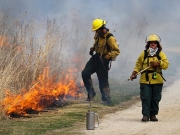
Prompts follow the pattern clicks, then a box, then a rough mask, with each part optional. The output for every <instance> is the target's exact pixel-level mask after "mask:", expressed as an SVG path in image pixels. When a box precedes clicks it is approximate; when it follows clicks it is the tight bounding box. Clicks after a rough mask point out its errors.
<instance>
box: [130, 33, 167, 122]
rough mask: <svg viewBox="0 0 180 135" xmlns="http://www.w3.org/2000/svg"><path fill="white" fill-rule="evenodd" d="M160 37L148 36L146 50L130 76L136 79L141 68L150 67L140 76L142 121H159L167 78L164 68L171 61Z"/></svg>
mask: <svg viewBox="0 0 180 135" xmlns="http://www.w3.org/2000/svg"><path fill="white" fill-rule="evenodd" d="M160 41H161V39H160V37H159V36H158V35H155V34H150V35H149V36H147V38H146V43H147V44H146V46H145V50H144V51H143V52H142V53H141V54H140V56H139V58H138V59H137V61H136V65H135V68H134V70H133V72H132V75H131V77H130V79H131V80H133V79H136V77H137V76H136V74H137V73H138V72H140V71H141V70H143V69H145V68H147V67H149V66H150V68H148V70H145V71H144V72H142V73H141V76H140V98H141V102H142V114H143V118H142V119H141V120H142V121H144V122H146V121H149V120H150V121H158V119H157V118H156V115H157V114H158V111H159V102H160V100H161V92H162V87H163V82H164V81H165V78H164V77H163V74H162V69H163V70H166V69H167V68H168V65H169V62H168V59H167V57H166V55H165V53H164V52H163V51H162V46H161V45H160Z"/></svg>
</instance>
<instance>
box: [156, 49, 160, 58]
mask: <svg viewBox="0 0 180 135" xmlns="http://www.w3.org/2000/svg"><path fill="white" fill-rule="evenodd" d="M159 53H160V50H158V51H157V52H156V57H157V58H158V60H161V57H160V56H159Z"/></svg>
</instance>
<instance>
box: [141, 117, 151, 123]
mask: <svg viewBox="0 0 180 135" xmlns="http://www.w3.org/2000/svg"><path fill="white" fill-rule="evenodd" d="M141 120H142V121H143V122H147V121H149V117H148V116H147V115H143V118H142V119H141Z"/></svg>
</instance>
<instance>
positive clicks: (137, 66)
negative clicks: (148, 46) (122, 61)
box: [134, 51, 144, 72]
mask: <svg viewBox="0 0 180 135" xmlns="http://www.w3.org/2000/svg"><path fill="white" fill-rule="evenodd" d="M143 59H144V51H143V52H142V53H141V54H140V55H139V57H138V59H137V60H136V64H135V67H134V71H136V72H140V71H141V70H142V68H143V61H144V60H143Z"/></svg>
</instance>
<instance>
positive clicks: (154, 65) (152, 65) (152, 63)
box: [150, 61, 160, 68]
mask: <svg viewBox="0 0 180 135" xmlns="http://www.w3.org/2000/svg"><path fill="white" fill-rule="evenodd" d="M150 66H151V67H153V68H157V67H160V62H159V61H153V62H151V63H150Z"/></svg>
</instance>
